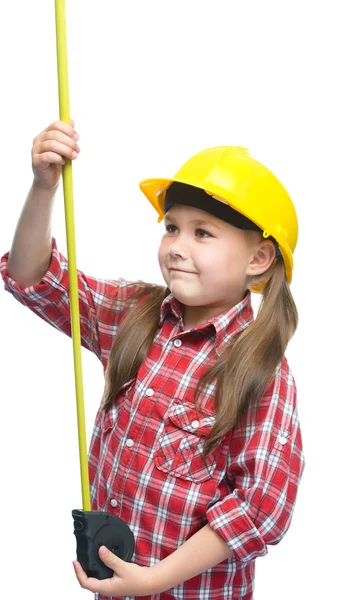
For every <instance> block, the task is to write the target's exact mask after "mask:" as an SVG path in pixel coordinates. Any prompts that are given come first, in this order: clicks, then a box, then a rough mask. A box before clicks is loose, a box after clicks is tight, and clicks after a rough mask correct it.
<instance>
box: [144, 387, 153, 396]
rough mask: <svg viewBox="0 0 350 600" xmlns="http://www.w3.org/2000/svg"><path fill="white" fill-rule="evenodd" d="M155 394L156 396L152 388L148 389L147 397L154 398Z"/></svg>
mask: <svg viewBox="0 0 350 600" xmlns="http://www.w3.org/2000/svg"><path fill="white" fill-rule="evenodd" d="M153 394H154V391H153V390H152V388H148V389H147V390H146V396H153Z"/></svg>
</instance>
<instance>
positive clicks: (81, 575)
mask: <svg viewBox="0 0 350 600" xmlns="http://www.w3.org/2000/svg"><path fill="white" fill-rule="evenodd" d="M73 567H74V571H75V575H76V578H77V580H78V581H79V583H80V585H81V587H82V588H84V590H89V591H90V592H94V593H96V592H98V593H99V594H104V595H105V596H110V595H111V580H110V579H101V580H100V579H95V578H94V577H88V576H87V575H86V573H85V571H84V569H83V568H82V566H81V564H80V563H79V562H78V561H77V560H74V561H73ZM113 593H114V592H113Z"/></svg>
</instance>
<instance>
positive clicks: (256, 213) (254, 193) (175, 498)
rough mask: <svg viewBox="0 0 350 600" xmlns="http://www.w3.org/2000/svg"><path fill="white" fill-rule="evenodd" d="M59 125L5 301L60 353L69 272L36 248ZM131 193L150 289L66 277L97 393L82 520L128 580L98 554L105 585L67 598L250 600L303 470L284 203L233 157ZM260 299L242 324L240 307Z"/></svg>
mask: <svg viewBox="0 0 350 600" xmlns="http://www.w3.org/2000/svg"><path fill="white" fill-rule="evenodd" d="M77 140H78V134H77V133H76V131H75V129H74V123H73V122H72V124H71V125H67V124H65V123H63V122H61V121H58V122H55V123H53V124H51V125H50V126H49V127H48V128H47V129H45V130H44V131H42V132H41V133H40V134H39V135H38V136H37V137H36V138H35V139H34V143H33V150H32V166H33V172H34V181H33V185H32V188H31V190H30V192H29V195H28V198H27V201H26V204H25V206H24V209H23V211H22V214H21V217H20V220H19V223H18V226H17V229H16V232H15V236H14V241H13V244H12V248H11V251H10V253H9V254H5V256H4V257H3V259H2V262H1V270H2V276H3V279H4V282H5V287H6V289H7V290H8V291H10V292H11V293H12V294H13V295H14V297H15V298H16V299H17V300H19V301H20V302H22V303H23V304H25V305H26V306H28V307H29V308H30V309H31V310H32V311H34V312H35V313H37V314H38V315H39V316H40V317H41V318H43V319H45V320H46V321H47V322H48V323H50V324H51V325H53V326H54V327H56V328H58V329H59V330H61V331H63V332H64V333H66V334H68V335H70V332H71V329H70V308H69V294H68V272H67V261H66V259H65V258H64V257H63V256H62V255H61V254H60V253H59V251H58V249H57V247H56V243H55V240H54V239H53V238H51V232H50V219H51V212H52V206H53V199H54V195H55V192H56V189H57V186H58V184H59V180H60V176H61V165H63V164H64V162H65V158H69V159H73V160H74V159H76V157H77V156H78V153H79V151H80V150H79V147H78V144H77ZM141 189H142V191H143V192H144V193H145V195H146V196H147V198H148V199H149V200H150V202H152V204H153V206H154V207H155V208H156V210H157V211H158V213H159V220H162V219H163V217H164V225H165V231H164V235H163V237H162V240H161V243H160V247H159V255H158V259H159V264H160V269H161V272H162V275H163V277H164V280H165V283H166V287H162V286H158V285H150V284H145V283H143V282H142V281H137V282H127V281H125V280H123V279H118V280H101V279H95V278H93V277H88V276H86V275H84V274H83V273H82V272H80V271H79V272H78V282H79V302H80V319H81V337H82V344H83V346H85V347H86V348H88V349H90V350H92V351H93V352H95V354H96V355H97V356H98V358H99V359H100V360H101V361H102V364H103V368H104V371H105V381H106V386H105V390H104V394H103V399H102V403H101V406H100V409H99V411H98V413H97V417H96V422H95V426H94V430H93V434H92V439H91V444H90V452H89V470H90V471H89V474H90V481H91V501H92V509H93V510H105V511H108V512H112V513H114V514H116V515H117V516H119V517H120V518H122V519H123V520H124V521H125V522H126V523H128V525H129V526H130V528H131V529H132V531H133V533H134V536H135V544H136V545H135V554H134V557H133V562H132V563H127V562H124V561H122V560H120V559H119V558H117V557H116V556H114V555H113V554H112V553H111V552H109V551H107V550H106V549H105V548H104V547H103V546H102V547H101V548H100V556H101V559H102V560H103V561H104V562H105V563H106V564H107V565H108V566H109V567H111V568H112V569H113V570H114V576H113V577H112V578H111V579H106V580H103V581H98V580H95V579H92V578H88V577H87V576H86V574H85V573H84V571H83V570H82V568H81V566H80V565H79V563H77V562H76V561H75V562H74V568H75V572H76V576H77V578H78V580H79V582H80V584H81V585H82V586H83V587H84V588H86V589H88V590H91V591H94V592H96V593H97V597H98V598H100V600H106V598H110V597H113V598H122V597H126V598H128V599H129V600H131V599H132V598H138V597H143V598H145V597H146V598H149V599H152V600H156V599H163V600H170V599H180V598H181V599H184V598H185V599H186V600H190V599H191V600H192V599H193V600H194V599H200V600H204V599H210V600H213V599H220V600H222V599H223V598H240V599H242V600H243V599H244V600H252V598H253V591H254V573H255V559H256V558H257V557H259V556H264V555H265V554H267V551H268V549H267V546H268V545H269V544H277V543H278V542H279V541H280V540H281V539H282V537H283V536H284V535H285V533H286V531H287V530H288V528H289V526H290V523H291V518H292V514H293V510H294V506H295V502H296V496H297V491H298V486H299V483H300V479H301V476H302V473H303V470H304V464H305V463H304V455H303V449H302V439H301V433H300V426H299V420H298V413H297V403H296V390H295V384H294V380H293V376H292V374H291V372H290V369H289V366H288V363H287V361H286V358H285V356H284V353H285V350H286V347H287V344H288V342H289V340H290V338H291V337H292V335H293V333H294V331H295V329H296V326H297V312H296V308H295V305H294V302H293V299H292V296H291V293H290V289H289V282H290V281H291V275H292V266H293V259H292V252H293V250H294V248H295V244H296V241H297V219H296V214H295V210H294V207H293V204H292V202H291V200H290V198H289V196H288V194H287V192H286V190H285V189H284V188H283V186H282V185H281V184H280V182H279V181H278V180H277V179H276V178H275V177H274V175H273V174H272V173H271V172H270V171H268V169H266V168H265V167H264V166H263V165H261V164H260V163H258V162H256V161H254V160H253V159H251V158H250V157H249V155H248V153H247V151H246V150H244V149H242V148H235V147H220V148H214V149H210V150H206V151H204V152H200V153H199V154H197V155H196V156H194V157H192V158H191V159H190V160H189V161H188V162H187V163H186V164H185V165H184V166H183V167H182V168H181V169H180V171H179V172H178V173H177V175H176V177H174V178H173V179H171V180H169V179H167V180H166V179H162V180H146V181H144V182H142V183H141ZM250 290H253V291H260V292H262V293H263V297H262V303H261V307H260V310H259V312H258V315H257V318H256V320H255V321H254V319H253V311H252V307H251V292H250Z"/></svg>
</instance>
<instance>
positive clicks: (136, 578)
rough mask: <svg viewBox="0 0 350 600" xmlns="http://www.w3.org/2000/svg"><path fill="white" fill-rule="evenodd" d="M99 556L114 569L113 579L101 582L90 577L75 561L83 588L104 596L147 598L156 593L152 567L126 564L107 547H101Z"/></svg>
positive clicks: (76, 571) (76, 572)
mask: <svg viewBox="0 0 350 600" xmlns="http://www.w3.org/2000/svg"><path fill="white" fill-rule="evenodd" d="M99 556H100V559H101V560H102V562H104V563H105V565H107V566H108V567H109V568H110V569H113V571H114V573H113V577H111V578H110V579H101V580H99V579H95V578H94V577H88V576H87V575H86V573H85V571H83V569H82V567H81V565H80V563H78V561H76V560H75V561H74V562H73V566H74V570H75V574H76V577H77V579H78V581H79V583H80V585H81V587H82V588H84V589H86V590H90V592H98V593H99V594H103V595H104V596H147V595H150V594H153V593H155V591H154V590H152V579H151V573H150V571H151V568H150V567H139V566H138V565H135V564H134V563H129V562H125V561H124V560H121V559H120V558H118V557H117V556H116V555H115V554H113V553H112V552H110V551H109V550H108V549H107V548H106V547H105V546H101V547H100V549H99Z"/></svg>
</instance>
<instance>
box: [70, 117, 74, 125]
mask: <svg viewBox="0 0 350 600" xmlns="http://www.w3.org/2000/svg"><path fill="white" fill-rule="evenodd" d="M74 123H75V121H74V119H71V120H70V124H71V126H72V127H74Z"/></svg>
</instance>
